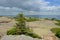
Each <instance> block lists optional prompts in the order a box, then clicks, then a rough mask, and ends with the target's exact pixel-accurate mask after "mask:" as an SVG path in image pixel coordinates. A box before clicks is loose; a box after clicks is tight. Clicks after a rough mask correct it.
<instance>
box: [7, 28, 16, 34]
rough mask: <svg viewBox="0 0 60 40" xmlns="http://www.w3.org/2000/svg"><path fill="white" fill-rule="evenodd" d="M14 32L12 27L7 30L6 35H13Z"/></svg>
mask: <svg viewBox="0 0 60 40" xmlns="http://www.w3.org/2000/svg"><path fill="white" fill-rule="evenodd" d="M15 34H16V28H12V29H11V30H8V31H7V35H15Z"/></svg>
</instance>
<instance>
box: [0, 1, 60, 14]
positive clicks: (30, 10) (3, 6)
mask: <svg viewBox="0 0 60 40" xmlns="http://www.w3.org/2000/svg"><path fill="white" fill-rule="evenodd" d="M19 12H23V13H24V14H25V15H60V0H0V15H16V14H18V13H19Z"/></svg>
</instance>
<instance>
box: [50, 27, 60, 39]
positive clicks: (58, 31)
mask: <svg viewBox="0 0 60 40" xmlns="http://www.w3.org/2000/svg"><path fill="white" fill-rule="evenodd" d="M51 31H52V32H53V33H54V34H55V36H57V37H58V38H60V28H52V29H51Z"/></svg>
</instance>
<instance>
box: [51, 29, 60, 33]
mask: <svg viewBox="0 0 60 40" xmlns="http://www.w3.org/2000/svg"><path fill="white" fill-rule="evenodd" d="M51 31H52V32H53V33H57V32H58V31H60V28H52V29H51Z"/></svg>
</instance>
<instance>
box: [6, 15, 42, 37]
mask: <svg viewBox="0 0 60 40" xmlns="http://www.w3.org/2000/svg"><path fill="white" fill-rule="evenodd" d="M16 21H17V23H16V26H15V28H13V29H11V30H8V31H7V35H21V34H24V35H27V36H31V37H33V38H41V37H40V36H38V35H37V34H35V33H33V31H32V30H31V29H30V28H29V27H26V23H25V22H26V19H25V17H24V16H23V14H19V15H18V16H17V17H16Z"/></svg>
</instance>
